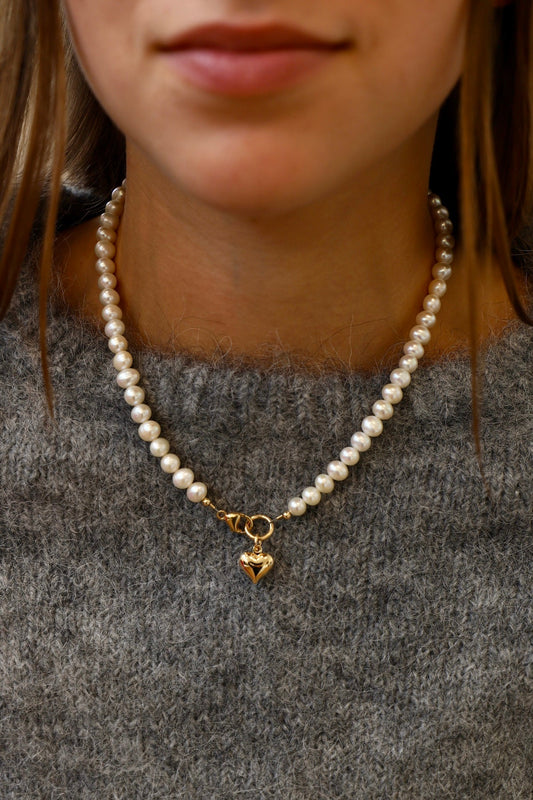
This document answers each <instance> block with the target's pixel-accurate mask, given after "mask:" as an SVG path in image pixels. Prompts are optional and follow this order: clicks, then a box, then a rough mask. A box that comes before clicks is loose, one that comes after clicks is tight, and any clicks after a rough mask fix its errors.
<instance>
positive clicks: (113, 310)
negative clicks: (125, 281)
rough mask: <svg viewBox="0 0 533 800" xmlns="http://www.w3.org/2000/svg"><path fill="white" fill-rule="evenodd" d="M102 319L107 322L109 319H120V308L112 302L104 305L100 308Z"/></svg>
mask: <svg viewBox="0 0 533 800" xmlns="http://www.w3.org/2000/svg"><path fill="white" fill-rule="evenodd" d="M102 319H104V320H105V321H106V322H109V320H111V319H122V309H121V308H119V306H115V305H113V304H111V305H109V306H104V307H103V309H102Z"/></svg>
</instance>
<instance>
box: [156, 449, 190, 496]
mask: <svg viewBox="0 0 533 800" xmlns="http://www.w3.org/2000/svg"><path fill="white" fill-rule="evenodd" d="M180 466H181V461H180V460H179V458H178V456H177V455H176V454H175V453H165V455H164V456H163V457H162V458H161V469H162V470H163V472H167V473H168V474H169V475H170V474H173V473H174V472H177V471H178V470H179V468H180ZM181 488H187V487H181Z"/></svg>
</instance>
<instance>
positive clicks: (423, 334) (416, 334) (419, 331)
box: [393, 325, 431, 383]
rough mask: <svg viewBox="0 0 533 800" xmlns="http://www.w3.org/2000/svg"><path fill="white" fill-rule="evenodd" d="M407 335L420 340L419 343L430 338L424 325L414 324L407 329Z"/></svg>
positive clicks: (417, 340) (426, 341) (424, 342)
mask: <svg viewBox="0 0 533 800" xmlns="http://www.w3.org/2000/svg"><path fill="white" fill-rule="evenodd" d="M409 336H410V338H411V339H414V340H415V342H420V343H421V344H427V343H428V342H429V340H430V339H431V333H430V332H429V331H428V329H427V328H426V326H425V325H415V326H414V328H411V330H410V331H409ZM393 383H394V381H393Z"/></svg>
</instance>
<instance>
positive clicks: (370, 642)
mask: <svg viewBox="0 0 533 800" xmlns="http://www.w3.org/2000/svg"><path fill="white" fill-rule="evenodd" d="M31 276H32V272H31V269H28V271H27V273H26V275H25V277H24V278H23V281H22V283H21V285H20V287H19V290H18V293H17V297H16V299H15V302H14V303H13V306H12V308H11V311H10V313H9V315H8V317H7V319H6V320H5V321H4V322H3V323H2V325H1V326H0V347H1V350H0V376H1V392H0V398H1V399H0V413H1V434H0V552H1V566H0V586H1V588H0V592H1V608H0V629H1V641H0V648H1V650H0V684H1V686H0V688H1V721H0V797H1V798H2V800H7V799H8V798H9V799H10V800H15V798H16V799H17V800H30V799H31V800H33V798H39V799H41V798H42V799H43V800H45V799H46V800H59V798H69V800H71V799H72V800H77V799H78V798H84V799H85V798H98V799H99V800H137V798H143V799H144V798H146V800H148V799H150V800H163V798H164V799H165V800H167V799H168V798H184V799H186V800H209V799H210V798H213V799H214V800H233V799H234V798H238V800H248V799H249V800H252V799H253V800H341V798H342V800H348V798H355V799H356V800H392V799H396V798H397V799H398V800H404V799H405V800H407V799H408V800H433V799H434V800H437V798H439V800H440V799H441V798H457V799H458V800H464V799H465V798H466V799H468V800H487V798H489V799H491V798H501V800H503V799H504V798H505V799H508V800H526V798H531V797H533V789H532V787H533V607H532V593H533V590H532V586H533V574H532V573H533V568H532V563H531V554H532V549H533V537H532V534H533V521H532V515H533V514H532V512H533V480H532V479H533V371H532V367H533V354H532V346H533V333H532V331H531V330H529V329H527V328H526V327H525V326H521V325H519V324H515V325H512V326H511V327H510V328H509V330H508V331H506V332H505V334H504V335H503V337H502V338H501V339H500V341H499V342H498V343H496V344H494V345H493V346H491V347H490V349H489V351H488V353H487V355H486V359H485V380H484V405H483V414H482V429H481V432H482V443H483V463H484V467H485V472H486V481H487V483H488V485H489V487H490V495H491V496H490V499H489V497H488V495H487V494H486V492H485V490H484V487H483V483H482V480H481V478H480V475H479V469H478V464H477V461H476V456H475V452H474V448H473V445H472V441H471V433H470V430H471V421H470V420H471V418H470V413H471V411H470V409H471V403H470V373H469V365H468V362H467V360H466V359H465V358H463V357H461V356H454V357H450V359H449V360H447V361H445V362H443V361H441V362H439V363H437V364H435V365H432V366H426V367H422V368H421V369H420V370H419V371H418V372H417V374H416V376H415V377H414V380H413V384H412V385H411V387H409V389H408V390H406V393H405V394H406V397H405V399H404V402H403V403H402V405H401V407H399V409H398V411H397V413H396V414H395V416H394V417H393V419H392V420H391V421H390V422H388V423H387V424H386V426H387V430H386V433H385V435H384V436H382V437H381V438H380V439H379V440H377V441H376V442H375V445H374V446H373V447H372V449H371V451H369V452H368V453H366V454H364V457H363V458H362V459H361V462H360V464H359V465H358V466H357V467H355V468H354V470H353V473H352V474H351V477H350V478H349V479H348V480H347V481H345V482H344V483H343V484H342V485H339V486H338V487H337V489H336V491H335V492H334V493H333V494H332V495H331V496H329V497H328V498H327V499H325V500H324V501H323V502H322V503H321V504H320V505H319V506H318V507H316V508H315V509H311V510H309V511H308V513H307V514H306V515H305V516H304V517H302V518H299V519H293V520H290V521H289V522H287V523H284V525H283V527H280V528H279V529H278V531H277V533H276V535H275V536H274V537H273V538H272V540H271V541H270V542H269V543H268V547H265V549H266V550H268V551H269V552H271V553H272V554H273V555H274V557H275V559H276V563H275V566H274V569H273V570H272V572H271V573H270V574H269V575H268V576H267V577H266V578H264V580H263V581H262V582H261V583H259V584H258V585H257V586H254V585H253V584H252V583H251V582H250V581H249V580H248V578H247V577H246V576H245V575H244V574H243V573H242V572H241V571H240V569H239V567H238V565H237V561H238V558H239V556H240V554H241V552H242V551H243V550H244V549H245V545H246V540H245V539H244V538H243V537H239V536H238V535H236V534H233V533H232V532H231V531H230V530H229V528H227V527H226V526H225V525H224V524H223V523H221V522H219V521H217V520H216V518H215V517H214V515H213V514H211V513H209V512H208V510H207V509H205V508H203V507H202V506H201V505H200V506H198V505H193V504H191V503H190V502H189V501H188V500H187V499H186V497H185V496H184V494H183V493H182V492H180V491H178V490H177V489H175V488H174V487H173V485H172V482H171V481H170V479H169V476H167V475H165V474H163V472H162V471H161V469H160V467H159V465H158V463H157V462H156V460H155V459H154V458H153V457H152V456H150V454H149V451H148V447H147V445H146V444H145V443H143V442H142V441H141V440H140V439H139V438H138V436H137V433H136V428H135V426H134V425H133V424H132V423H131V421H130V420H129V414H128V407H127V406H126V405H125V403H124V401H123V400H122V397H121V391H120V390H119V389H118V387H117V385H116V383H115V380H114V370H113V368H112V366H111V363H110V358H109V351H108V350H107V347H106V342H105V339H104V337H103V334H101V333H98V332H96V331H95V330H93V329H92V328H91V327H90V325H88V324H87V323H83V322H82V321H81V320H79V319H76V318H75V317H74V316H72V314H69V313H66V312H64V311H60V310H58V309H57V308H56V310H55V311H54V313H53V316H52V318H51V320H50V327H49V345H50V353H51V371H52V380H53V384H54V387H55V391H56V424H55V426H53V425H51V424H50V423H49V421H48V420H47V413H46V410H45V401H44V394H43V390H42V388H41V380H40V361H39V351H38V344H37V340H36V321H35V317H36V313H35V287H34V285H33V283H32V277H31ZM142 369H143V372H144V374H145V375H146V387H147V395H148V398H149V401H150V402H151V404H152V405H153V407H154V417H155V418H156V419H158V420H159V421H160V422H161V423H162V426H163V432H164V435H166V436H167V438H169V439H170V440H171V442H172V445H173V449H175V450H176V451H177V452H178V453H179V454H180V455H181V456H182V460H183V461H184V462H185V463H186V464H187V465H190V466H191V467H192V468H193V469H194V471H195V473H196V474H197V475H198V478H199V479H201V480H204V481H205V482H206V483H207V484H208V486H209V487H210V495H211V496H212V497H213V498H214V499H215V500H216V501H217V502H219V503H221V504H223V505H224V507H226V508H237V509H243V510H246V511H248V512H254V511H264V512H266V513H272V514H276V513H279V512H280V511H282V510H283V508H285V507H286V502H287V498H288V497H290V496H291V495H293V494H296V493H298V492H299V491H300V490H301V489H302V488H303V487H304V486H306V485H309V484H310V483H312V482H313V479H314V476H315V475H316V474H317V472H318V471H321V470H322V469H323V467H324V465H325V464H326V463H327V462H328V461H329V460H331V459H332V458H334V457H336V454H337V453H338V452H339V449H340V448H341V447H342V446H344V445H345V444H346V443H347V442H348V441H349V438H350V435H351V433H352V432H353V431H354V430H356V429H357V427H358V426H359V424H360V421H361V418H362V417H363V416H364V415H365V414H366V413H368V410H369V408H370V405H371V404H372V402H373V401H374V400H375V399H376V397H378V396H379V390H380V386H381V384H382V383H383V382H384V378H385V374H384V373H383V374H376V375H374V376H371V377H368V376H362V375H358V374H350V375H348V376H342V375H340V374H330V375H322V376H310V375H308V374H302V373H297V372H292V373H291V372H290V371H287V370H283V369H281V368H280V369H269V370H263V371H261V370H253V369H237V368H235V367H232V366H228V364H224V363H218V364H206V363H200V362H194V361H192V360H191V359H189V358H186V357H184V356H183V355H176V356H172V357H169V356H162V355H160V354H154V353H144V354H142Z"/></svg>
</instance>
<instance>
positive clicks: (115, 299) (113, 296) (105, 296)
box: [99, 289, 120, 306]
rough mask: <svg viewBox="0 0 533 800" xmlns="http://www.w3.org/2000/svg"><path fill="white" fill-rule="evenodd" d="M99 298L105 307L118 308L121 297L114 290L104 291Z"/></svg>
mask: <svg viewBox="0 0 533 800" xmlns="http://www.w3.org/2000/svg"><path fill="white" fill-rule="evenodd" d="M99 298H100V302H101V304H102V305H103V306H109V305H115V306H116V305H118V304H119V303H120V295H119V293H118V292H116V291H115V290H114V289H102V291H101V292H100V295H99Z"/></svg>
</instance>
